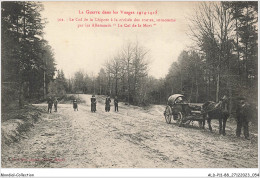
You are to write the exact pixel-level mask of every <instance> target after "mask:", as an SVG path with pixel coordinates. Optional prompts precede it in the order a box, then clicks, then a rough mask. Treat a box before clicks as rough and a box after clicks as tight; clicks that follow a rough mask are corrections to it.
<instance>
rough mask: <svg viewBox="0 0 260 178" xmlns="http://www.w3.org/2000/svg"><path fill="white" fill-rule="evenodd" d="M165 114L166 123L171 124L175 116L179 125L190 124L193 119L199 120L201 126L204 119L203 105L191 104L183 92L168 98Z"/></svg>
mask: <svg viewBox="0 0 260 178" xmlns="http://www.w3.org/2000/svg"><path fill="white" fill-rule="evenodd" d="M164 116H165V120H166V123H168V124H170V123H171V120H172V118H173V120H176V121H177V124H178V126H182V125H183V124H189V123H190V122H191V121H198V122H199V125H200V127H201V126H202V121H203V117H202V114H201V107H200V106H199V105H192V104H189V103H188V101H187V99H186V98H185V97H184V96H183V95H181V94H174V95H171V96H170V97H169V98H168V102H167V106H166V108H165V111H164Z"/></svg>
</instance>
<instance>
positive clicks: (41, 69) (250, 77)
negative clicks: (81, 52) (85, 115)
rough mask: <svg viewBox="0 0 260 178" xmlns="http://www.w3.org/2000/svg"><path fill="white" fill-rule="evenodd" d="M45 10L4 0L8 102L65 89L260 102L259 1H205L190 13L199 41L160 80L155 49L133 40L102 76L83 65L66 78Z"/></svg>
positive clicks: (148, 98) (141, 101)
mask: <svg viewBox="0 0 260 178" xmlns="http://www.w3.org/2000/svg"><path fill="white" fill-rule="evenodd" d="M42 9H43V7H42V5H41V4H40V3H38V2H37V3H36V2H2V9H1V10H2V17H1V18H2V54H1V55H2V56H1V57H2V103H3V105H8V102H10V101H19V103H20V106H22V105H23V101H34V100H42V99H45V98H46V97H48V96H57V97H62V96H64V94H66V93H88V94H96V95H110V96H112V97H114V96H115V95H117V96H118V97H119V100H120V101H123V102H126V103H130V104H134V105H148V104H166V101H167V98H168V97H169V95H171V94H175V93H182V94H185V95H186V97H187V98H188V99H189V101H190V102H194V103H198V102H200V103H201V102H205V101H208V100H212V101H218V100H219V99H220V98H221V97H222V96H223V95H227V96H228V97H229V98H231V100H230V104H231V105H232V101H233V100H232V99H233V98H236V97H238V96H243V97H247V98H249V100H250V102H252V103H254V104H255V105H257V88H258V83H257V80H258V79H257V78H258V71H257V70H258V67H257V65H258V51H257V50H258V40H257V38H258V26H257V25H258V18H257V17H258V16H257V15H258V4H257V2H256V1H255V2H254V1H250V2H246V1H243V2H210V3H207V2H205V3H201V5H200V6H199V7H198V8H197V9H196V10H195V12H194V14H193V15H192V16H191V17H190V19H188V21H189V25H190V32H189V34H188V35H189V36H190V38H192V39H193V40H194V45H193V46H190V47H187V49H186V50H184V51H182V52H181V53H180V54H179V57H178V59H177V60H173V63H172V64H170V65H169V71H168V74H167V75H166V77H165V78H161V79H156V78H154V77H152V76H149V75H148V71H149V66H150V64H151V63H150V61H149V58H150V51H149V49H146V48H145V46H142V45H141V43H139V42H136V41H133V42H128V43H126V44H125V45H124V46H122V47H121V49H118V51H119V52H118V53H116V54H114V55H113V57H112V58H110V59H108V60H107V61H106V62H105V63H104V65H103V67H102V68H101V69H100V71H99V73H98V75H97V76H95V75H93V74H91V73H90V72H88V71H83V70H79V71H78V72H76V73H75V75H74V76H73V77H72V78H68V79H66V78H65V76H64V73H63V71H62V70H56V68H55V61H54V54H53V51H52V49H51V47H50V46H49V45H48V42H47V41H45V40H44V38H43V31H44V30H43V29H44V25H45V24H46V22H45V20H44V19H42V18H41V15H40V12H41V10H42ZM110 55H111V54H108V56H110ZM162 60H163V59H162Z"/></svg>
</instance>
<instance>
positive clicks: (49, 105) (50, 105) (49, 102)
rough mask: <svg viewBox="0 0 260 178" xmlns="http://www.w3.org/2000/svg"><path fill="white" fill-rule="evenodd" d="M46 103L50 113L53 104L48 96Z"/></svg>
mask: <svg viewBox="0 0 260 178" xmlns="http://www.w3.org/2000/svg"><path fill="white" fill-rule="evenodd" d="M47 103H48V113H51V110H52V105H53V101H52V99H51V97H49V99H48V101H47Z"/></svg>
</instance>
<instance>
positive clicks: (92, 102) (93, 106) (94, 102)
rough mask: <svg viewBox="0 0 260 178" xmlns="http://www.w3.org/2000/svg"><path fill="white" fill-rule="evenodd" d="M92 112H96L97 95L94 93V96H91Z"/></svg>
mask: <svg viewBox="0 0 260 178" xmlns="http://www.w3.org/2000/svg"><path fill="white" fill-rule="evenodd" d="M91 112H96V98H95V95H92V98H91Z"/></svg>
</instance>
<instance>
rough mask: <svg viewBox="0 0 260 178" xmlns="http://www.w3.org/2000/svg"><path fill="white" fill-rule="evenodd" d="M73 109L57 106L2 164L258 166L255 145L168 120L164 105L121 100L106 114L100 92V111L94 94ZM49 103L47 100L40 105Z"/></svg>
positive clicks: (6, 152)
mask: <svg viewBox="0 0 260 178" xmlns="http://www.w3.org/2000/svg"><path fill="white" fill-rule="evenodd" d="M79 97H80V99H81V100H85V103H82V104H79V110H78V111H74V110H73V108H72V104H59V105H58V112H53V113H51V114H47V111H46V114H43V117H42V119H41V120H40V121H39V122H37V123H36V124H35V126H34V127H33V128H32V129H31V130H30V131H28V132H27V136H25V138H23V139H22V140H21V141H19V142H16V143H13V144H11V145H10V146H9V147H8V148H7V149H2V167H6V168H9V167H14V168H29V167H30V168H31V167H32V168H43V167H50V168H257V167H258V165H257V159H258V149H257V143H256V142H252V141H250V140H245V139H244V138H242V137H241V138H236V137H235V128H234V127H233V126H230V125H229V123H227V135H226V136H221V135H219V134H218V133H217V132H218V131H217V130H218V128H217V121H213V133H211V132H209V130H208V129H205V130H203V129H199V127H198V124H197V123H195V122H194V125H190V126H187V127H178V126H177V124H175V123H173V124H166V122H165V120H164V117H163V111H164V108H165V106H161V105H153V106H151V107H150V108H149V109H143V108H140V107H136V106H127V105H124V103H119V112H115V111H114V107H113V99H112V104H111V111H110V112H105V106H104V99H105V98H104V96H97V101H98V102H97V112H96V113H92V112H91V111H90V97H91V95H83V94H82V95H79ZM35 106H39V107H42V106H46V110H47V104H38V105H37V104H36V105H35Z"/></svg>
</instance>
